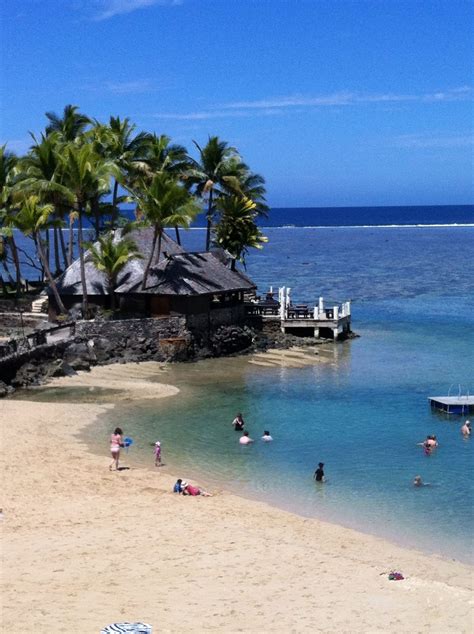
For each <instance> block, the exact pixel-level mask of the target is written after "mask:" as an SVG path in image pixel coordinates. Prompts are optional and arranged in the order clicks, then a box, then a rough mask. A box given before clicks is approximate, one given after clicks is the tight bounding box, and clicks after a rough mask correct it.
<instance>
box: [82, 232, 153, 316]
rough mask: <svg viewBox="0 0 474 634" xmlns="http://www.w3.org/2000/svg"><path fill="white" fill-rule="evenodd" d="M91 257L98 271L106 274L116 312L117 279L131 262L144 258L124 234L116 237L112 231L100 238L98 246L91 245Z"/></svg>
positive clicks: (111, 301) (111, 306)
mask: <svg viewBox="0 0 474 634" xmlns="http://www.w3.org/2000/svg"><path fill="white" fill-rule="evenodd" d="M88 246H89V256H90V258H91V259H92V262H93V263H94V266H95V268H96V269H97V270H98V271H102V272H103V273H104V274H105V277H106V280H107V291H108V293H109V295H110V308H111V309H112V310H113V311H115V288H116V286H117V277H118V274H119V273H120V271H121V270H122V269H123V267H124V266H125V265H126V264H127V262H128V261H129V260H132V259H134V258H142V257H143V256H142V255H141V254H140V252H139V250H138V247H137V245H136V244H135V242H134V241H133V240H132V239H131V238H130V236H128V235H126V231H125V234H124V233H123V232H122V234H121V236H120V238H117V237H116V236H115V232H112V231H110V232H109V233H107V234H106V235H104V236H100V237H99V240H98V242H97V243H96V244H90V245H88Z"/></svg>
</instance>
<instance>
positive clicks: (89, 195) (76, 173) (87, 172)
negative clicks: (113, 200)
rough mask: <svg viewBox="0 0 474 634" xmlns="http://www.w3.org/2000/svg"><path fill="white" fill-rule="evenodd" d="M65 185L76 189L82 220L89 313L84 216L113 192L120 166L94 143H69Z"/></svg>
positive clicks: (81, 251)
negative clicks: (94, 201) (113, 178)
mask: <svg viewBox="0 0 474 634" xmlns="http://www.w3.org/2000/svg"><path fill="white" fill-rule="evenodd" d="M61 159H62V161H63V173H64V184H65V186H66V187H67V188H68V189H69V190H70V191H71V192H72V194H73V195H74V199H75V209H76V212H77V219H78V242H79V259H80V269H81V283H82V312H83V316H84V318H85V319H87V316H88V312H89V311H88V300H87V284H86V272H85V261H84V235H83V219H84V214H85V213H86V209H87V206H88V204H89V203H90V201H91V200H92V199H94V198H96V197H97V196H99V197H100V196H101V195H103V194H105V193H107V192H109V191H110V177H111V176H115V175H116V174H117V168H116V166H115V165H114V164H113V163H112V162H110V161H106V160H104V159H103V158H102V157H101V156H99V155H98V154H97V152H96V151H95V149H94V148H93V146H92V145H91V144H85V145H82V146H80V145H77V144H75V143H68V144H67V146H65V148H64V151H63V153H62V155H61Z"/></svg>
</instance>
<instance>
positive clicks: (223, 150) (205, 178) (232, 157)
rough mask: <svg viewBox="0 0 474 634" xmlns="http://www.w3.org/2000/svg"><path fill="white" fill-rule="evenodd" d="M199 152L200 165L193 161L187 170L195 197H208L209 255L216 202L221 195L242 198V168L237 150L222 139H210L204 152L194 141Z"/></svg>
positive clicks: (207, 248) (207, 241)
mask: <svg viewBox="0 0 474 634" xmlns="http://www.w3.org/2000/svg"><path fill="white" fill-rule="evenodd" d="M193 143H194V145H195V146H196V147H197V149H198V152H199V161H195V160H191V167H190V169H189V170H188V180H189V183H190V184H192V185H195V186H196V194H197V195H198V196H201V197H204V196H206V195H207V212H206V217H207V232H206V251H209V248H210V245H211V229H212V223H213V217H214V211H215V207H214V204H215V202H214V198H215V196H216V194H217V196H218V195H219V194H220V193H225V192H227V193H234V194H241V193H242V192H241V187H240V181H239V176H240V175H241V174H242V171H243V170H242V166H241V161H240V157H239V155H238V153H237V150H236V149H235V148H233V147H230V146H229V145H228V144H227V143H226V141H221V140H220V139H219V137H217V136H213V137H209V140H208V142H207V145H205V146H204V147H203V148H202V147H201V146H200V145H198V143H196V141H193Z"/></svg>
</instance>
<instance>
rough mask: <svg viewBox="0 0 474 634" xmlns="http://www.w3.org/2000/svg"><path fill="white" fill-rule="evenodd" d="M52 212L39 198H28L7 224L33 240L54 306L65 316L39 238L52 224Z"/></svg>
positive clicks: (51, 207) (52, 208) (40, 238)
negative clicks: (52, 296)
mask: <svg viewBox="0 0 474 634" xmlns="http://www.w3.org/2000/svg"><path fill="white" fill-rule="evenodd" d="M53 211H54V207H53V205H48V204H46V205H43V204H41V201H40V197H39V196H35V195H33V196H28V197H26V198H25V199H24V200H23V201H22V202H21V203H20V205H19V208H18V210H17V211H16V212H15V213H13V214H11V215H10V217H9V222H10V223H11V224H12V225H13V226H14V227H15V228H17V229H19V230H20V231H21V232H22V233H24V234H25V235H26V236H30V237H32V238H33V241H34V243H35V246H36V250H37V253H38V257H39V259H40V261H41V264H42V266H43V269H44V272H45V274H46V277H47V278H48V282H49V285H50V286H51V290H52V292H53V295H54V298H55V300H56V304H57V306H58V308H59V311H60V312H61V313H64V314H65V313H66V312H67V311H66V309H65V307H64V304H63V302H62V300H61V297H60V295H59V292H58V288H57V286H56V282H55V281H54V277H53V276H52V274H51V270H50V268H49V262H48V258H47V257H46V253H45V251H44V246H43V238H42V236H41V231H43V230H46V231H47V230H48V229H49V228H50V226H51V224H52V222H54V221H53V220H52V218H51V216H52V214H53Z"/></svg>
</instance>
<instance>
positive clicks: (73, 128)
mask: <svg viewBox="0 0 474 634" xmlns="http://www.w3.org/2000/svg"><path fill="white" fill-rule="evenodd" d="M78 110H79V107H78V106H72V105H70V104H69V105H67V106H64V110H63V114H62V117H61V116H60V115H57V114H56V113H55V112H47V113H46V117H47V118H48V119H49V122H50V123H49V125H48V126H47V127H46V135H49V134H52V133H53V132H57V133H58V134H59V136H60V138H61V141H63V142H65V143H68V142H70V141H75V140H76V139H77V138H79V137H80V136H81V135H82V134H83V133H84V132H85V130H86V128H87V126H88V125H90V124H91V123H92V121H91V120H90V119H89V117H87V116H86V115H85V114H82V113H81V112H78Z"/></svg>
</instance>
